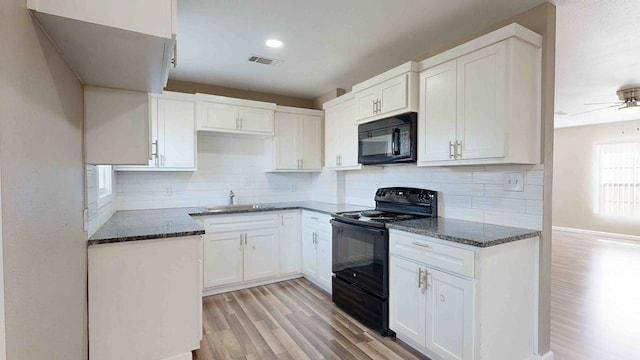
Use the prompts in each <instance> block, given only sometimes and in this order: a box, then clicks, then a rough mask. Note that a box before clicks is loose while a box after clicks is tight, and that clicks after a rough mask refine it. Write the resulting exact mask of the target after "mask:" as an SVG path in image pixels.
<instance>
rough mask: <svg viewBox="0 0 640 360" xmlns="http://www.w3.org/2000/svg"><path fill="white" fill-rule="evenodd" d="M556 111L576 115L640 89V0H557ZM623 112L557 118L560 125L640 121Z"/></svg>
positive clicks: (607, 111)
mask: <svg viewBox="0 0 640 360" xmlns="http://www.w3.org/2000/svg"><path fill="white" fill-rule="evenodd" d="M555 3H556V6H557V10H556V92H555V99H556V100H555V111H556V112H560V111H561V112H565V113H568V114H575V113H579V112H582V111H588V110H592V109H597V108H599V107H603V106H606V105H600V106H598V105H584V104H585V103H591V102H608V101H612V102H615V101H618V97H617V95H616V91H617V90H620V89H621V88H625V87H631V86H634V85H635V86H640V41H638V26H639V23H640V1H638V0H627V1H624V0H616V1H612V0H604V1H602V0H601V1H578V0H573V1H572V0H557V1H555ZM638 118H640V114H631V115H626V114H625V113H623V112H621V111H618V110H617V108H611V109H605V110H599V111H594V112H590V113H586V114H582V115H577V116H571V115H556V116H555V125H556V127H566V126H580V125H588V124H597V123H605V122H615V121H622V120H635V119H638Z"/></svg>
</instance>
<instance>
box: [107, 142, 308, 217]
mask: <svg viewBox="0 0 640 360" xmlns="http://www.w3.org/2000/svg"><path fill="white" fill-rule="evenodd" d="M264 161H265V160H264V141H263V140H262V139H260V138H254V137H247V136H235V137H234V136H229V135H226V136H220V135H215V136H213V135H204V134H199V135H198V170H197V171H195V172H126V171H120V172H118V175H117V177H118V187H117V192H118V209H119V210H135V209H155V208H172V207H185V206H223V205H227V203H228V201H229V191H230V190H233V192H234V193H235V195H236V196H235V202H236V203H238V204H250V203H264V202H279V201H305V200H310V199H311V198H312V193H311V191H312V181H311V174H309V173H265V172H264Z"/></svg>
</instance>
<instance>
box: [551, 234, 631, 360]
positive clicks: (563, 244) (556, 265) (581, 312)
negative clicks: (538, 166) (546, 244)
mask: <svg viewBox="0 0 640 360" xmlns="http://www.w3.org/2000/svg"><path fill="white" fill-rule="evenodd" d="M552 252H553V255H552V269H551V276H552V285H551V286H552V287H551V349H552V350H553V352H554V355H555V359H556V360H574V359H576V360H578V359H579V360H589V359H594V360H595V359H598V360H600V359H607V360H608V359H611V360H638V359H640V243H638V242H632V241H624V240H616V239H609V238H603V237H596V236H592V235H583V234H575V233H569V232H561V231H554V233H553V246H552Z"/></svg>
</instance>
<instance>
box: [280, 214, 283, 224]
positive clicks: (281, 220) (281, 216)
mask: <svg viewBox="0 0 640 360" xmlns="http://www.w3.org/2000/svg"><path fill="white" fill-rule="evenodd" d="M280 226H284V215H280Z"/></svg>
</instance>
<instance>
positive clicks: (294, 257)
mask: <svg viewBox="0 0 640 360" xmlns="http://www.w3.org/2000/svg"><path fill="white" fill-rule="evenodd" d="M301 252H302V250H301V242H300V216H299V215H298V212H288V213H283V214H280V275H288V274H299V273H300V272H302V257H301V256H302V253H301Z"/></svg>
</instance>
